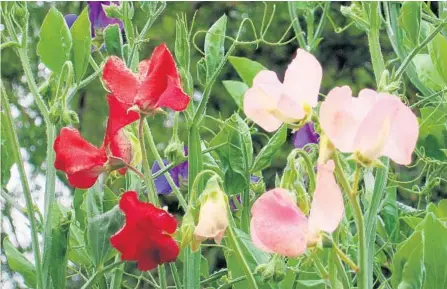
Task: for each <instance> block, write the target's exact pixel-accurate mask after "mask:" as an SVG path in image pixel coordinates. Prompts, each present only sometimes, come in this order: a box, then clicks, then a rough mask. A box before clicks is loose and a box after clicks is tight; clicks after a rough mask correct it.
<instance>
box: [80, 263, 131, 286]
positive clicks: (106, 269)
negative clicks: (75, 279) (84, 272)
mask: <svg viewBox="0 0 447 289" xmlns="http://www.w3.org/2000/svg"><path fill="white" fill-rule="evenodd" d="M122 263H123V262H115V263H112V264H110V265H107V266H106V267H103V268H101V269H100V270H98V271H96V272H95V274H93V275H92V277H90V279H88V281H87V282H86V283H85V284H84V285H83V286H82V287H81V289H88V288H92V287H93V286H94V285H95V284H96V281H97V280H98V278H100V277H102V276H104V273H107V272H109V271H110V270H112V269H113V268H115V267H117V266H119V265H121V264H122Z"/></svg>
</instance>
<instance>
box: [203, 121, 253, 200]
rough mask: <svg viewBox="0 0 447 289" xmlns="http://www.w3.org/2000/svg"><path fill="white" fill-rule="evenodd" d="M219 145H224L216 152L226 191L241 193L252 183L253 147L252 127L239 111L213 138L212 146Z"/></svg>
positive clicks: (232, 193) (228, 192) (230, 193)
mask: <svg viewBox="0 0 447 289" xmlns="http://www.w3.org/2000/svg"><path fill="white" fill-rule="evenodd" d="M222 144H225V145H222ZM218 145H222V146H220V147H218V148H217V149H216V150H215V152H216V153H217V155H218V156H219V159H220V162H221V167H222V171H223V173H224V185H225V192H226V193H227V194H229V195H234V194H239V193H241V192H242V191H243V190H244V189H245V188H247V187H248V186H249V184H250V177H249V170H250V166H251V162H252V155H253V147H252V142H251V135H250V129H249V127H248V126H247V124H246V123H245V122H244V121H243V120H242V119H241V117H240V116H239V115H238V114H237V113H235V114H233V115H232V116H231V117H230V118H229V119H228V120H227V121H226V122H225V126H224V127H223V128H222V130H221V131H220V132H219V133H218V134H217V135H216V136H215V137H214V138H213V139H212V140H211V142H210V146H211V147H213V146H218Z"/></svg>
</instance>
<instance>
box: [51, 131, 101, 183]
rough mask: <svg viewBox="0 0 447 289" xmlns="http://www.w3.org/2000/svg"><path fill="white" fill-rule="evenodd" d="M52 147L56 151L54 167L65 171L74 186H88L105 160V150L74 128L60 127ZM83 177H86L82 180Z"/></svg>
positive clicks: (97, 174)
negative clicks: (91, 142)
mask: <svg viewBox="0 0 447 289" xmlns="http://www.w3.org/2000/svg"><path fill="white" fill-rule="evenodd" d="M53 149H54V151H55V152H56V160H55V162H54V167H55V168H56V169H58V170H60V171H63V172H65V173H66V174H67V177H68V179H69V181H70V183H71V184H72V185H73V186H74V187H83V188H85V187H90V186H88V185H89V184H90V183H92V182H93V183H94V182H95V181H96V178H97V177H98V176H99V175H100V174H101V173H102V168H103V166H104V164H105V163H106V162H107V155H106V152H105V150H104V149H103V148H97V147H95V146H94V145H92V144H90V143H89V142H87V141H86V140H85V139H83V138H82V137H81V135H80V134H79V132H78V131H77V130H76V129H74V128H69V127H64V128H62V129H61V131H60V134H59V136H58V137H57V138H56V140H55V141H54V146H53ZM84 177H85V178H86V179H85V180H82V179H83V178H84ZM93 183H92V185H93Z"/></svg>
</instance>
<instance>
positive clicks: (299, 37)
mask: <svg viewBox="0 0 447 289" xmlns="http://www.w3.org/2000/svg"><path fill="white" fill-rule="evenodd" d="M288 5H289V6H288V7H289V15H290V21H292V23H293V30H294V31H295V35H296V38H297V40H298V44H299V45H300V47H301V48H302V49H306V50H307V48H306V47H307V45H306V40H305V39H304V33H303V29H301V25H300V19H299V18H298V15H297V14H296V7H295V3H294V2H293V1H289V2H288Z"/></svg>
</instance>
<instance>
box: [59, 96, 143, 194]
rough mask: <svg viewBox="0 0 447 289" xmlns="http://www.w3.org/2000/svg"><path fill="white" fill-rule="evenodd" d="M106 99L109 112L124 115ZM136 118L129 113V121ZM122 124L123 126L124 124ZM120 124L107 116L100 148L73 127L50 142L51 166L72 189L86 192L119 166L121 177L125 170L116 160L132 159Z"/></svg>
mask: <svg viewBox="0 0 447 289" xmlns="http://www.w3.org/2000/svg"><path fill="white" fill-rule="evenodd" d="M114 99H115V98H113V97H111V96H109V97H108V100H109V109H110V111H111V112H112V111H114V112H118V113H122V114H123V115H126V111H125V110H124V109H123V110H122V111H121V108H120V107H119V106H118V105H119V103H116V102H114V101H113V100H114ZM135 117H136V119H138V114H137V113H135V112H129V118H130V119H132V118H135ZM124 125H126V124H124ZM124 125H121V123H117V121H116V120H114V119H113V118H111V117H109V119H108V121H107V128H106V135H105V137H104V142H103V144H102V146H101V147H100V148H97V147H95V146H94V145H92V144H91V143H89V142H87V141H86V140H85V139H83V138H82V136H81V135H80V134H79V132H78V131H77V130H76V129H74V128H69V127H64V128H62V130H61V132H60V134H59V136H58V137H57V138H56V140H55V142H54V146H53V148H54V151H55V152H56V161H55V162H54V167H55V168H56V169H58V170H61V171H63V172H65V173H66V174H67V178H68V181H69V182H70V184H71V185H72V186H73V187H75V188H80V189H87V188H90V187H91V186H93V185H94V184H95V182H96V180H97V179H98V177H99V175H100V174H101V173H103V172H105V171H107V170H113V169H117V168H119V167H121V168H120V169H119V170H118V172H119V173H121V174H123V175H124V174H125V173H126V171H127V168H126V167H123V164H122V162H121V161H120V160H122V161H124V162H126V163H129V162H130V160H131V157H132V153H131V144H130V142H129V140H128V139H127V137H126V135H125V133H124V131H123V130H122V129H121V128H122V127H124Z"/></svg>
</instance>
